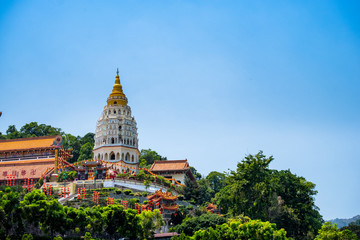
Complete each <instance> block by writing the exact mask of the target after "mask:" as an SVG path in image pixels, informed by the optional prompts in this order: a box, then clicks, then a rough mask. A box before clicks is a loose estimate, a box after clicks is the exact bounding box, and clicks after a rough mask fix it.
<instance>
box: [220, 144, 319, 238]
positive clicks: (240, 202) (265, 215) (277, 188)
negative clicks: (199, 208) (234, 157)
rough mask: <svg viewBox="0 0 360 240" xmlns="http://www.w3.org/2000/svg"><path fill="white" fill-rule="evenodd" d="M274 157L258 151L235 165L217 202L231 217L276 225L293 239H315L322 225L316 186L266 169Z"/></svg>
mask: <svg viewBox="0 0 360 240" xmlns="http://www.w3.org/2000/svg"><path fill="white" fill-rule="evenodd" d="M272 160H273V157H268V158H267V157H266V156H265V155H263V153H262V152H261V151H260V152H259V153H258V154H256V155H248V156H246V157H245V159H244V160H243V161H242V162H240V163H238V165H237V169H236V171H231V172H230V174H229V176H228V177H227V179H226V180H227V182H226V186H225V187H224V188H222V189H221V190H220V192H219V193H218V194H217V195H216V198H215V199H216V202H217V203H218V205H220V206H221V207H222V208H223V209H224V212H228V213H229V214H230V215H232V216H236V215H239V214H244V215H246V216H249V217H250V218H252V219H261V220H263V221H270V222H273V223H276V225H277V226H278V227H280V228H285V229H286V231H287V232H288V235H289V236H291V237H293V238H295V239H314V237H315V236H316V234H317V231H318V229H320V227H321V224H322V222H323V220H322V217H321V215H320V214H319V211H318V208H317V207H316V206H315V203H314V195H315V194H316V193H317V192H316V190H315V184H313V183H312V182H309V181H306V179H305V178H303V177H298V176H296V175H295V174H293V173H291V172H290V171H289V170H285V171H277V170H272V169H269V164H270V163H271V161H272Z"/></svg>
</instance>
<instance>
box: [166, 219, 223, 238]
mask: <svg viewBox="0 0 360 240" xmlns="http://www.w3.org/2000/svg"><path fill="white" fill-rule="evenodd" d="M223 223H226V218H224V217H221V216H219V215H217V214H203V215H201V216H199V217H193V218H190V219H189V220H187V221H186V222H183V223H182V224H179V225H177V226H175V227H173V228H171V229H170V231H174V232H177V233H185V234H186V235H188V236H192V235H193V234H194V233H195V232H196V231H198V230H201V229H207V228H209V227H212V228H215V227H216V225H221V224H223Z"/></svg>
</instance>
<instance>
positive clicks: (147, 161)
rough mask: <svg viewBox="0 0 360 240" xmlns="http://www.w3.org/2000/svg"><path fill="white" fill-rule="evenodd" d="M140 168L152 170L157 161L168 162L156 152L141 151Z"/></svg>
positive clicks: (149, 150)
mask: <svg viewBox="0 0 360 240" xmlns="http://www.w3.org/2000/svg"><path fill="white" fill-rule="evenodd" d="M139 159H140V166H141V167H146V168H150V167H151V165H152V164H153V163H154V162H155V161H156V160H166V159H167V158H166V157H163V156H161V155H160V154H158V153H157V152H156V151H153V150H151V149H150V148H149V149H141V151H140V157H139Z"/></svg>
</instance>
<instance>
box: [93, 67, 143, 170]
mask: <svg viewBox="0 0 360 240" xmlns="http://www.w3.org/2000/svg"><path fill="white" fill-rule="evenodd" d="M94 139H95V146H94V149H93V152H94V159H101V160H105V161H109V162H121V165H123V166H126V167H136V166H137V165H138V163H139V156H140V151H139V149H138V134H137V127H136V121H135V118H134V116H132V115H131V108H130V106H128V100H127V97H126V96H125V94H124V92H123V89H122V85H121V83H120V77H119V71H117V74H116V77H115V84H114V86H113V90H112V92H111V94H110V95H109V97H108V98H107V104H106V105H105V107H104V109H103V111H102V113H101V116H100V118H99V119H98V121H97V124H96V131H95V137H94Z"/></svg>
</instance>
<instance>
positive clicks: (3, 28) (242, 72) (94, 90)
mask: <svg viewBox="0 0 360 240" xmlns="http://www.w3.org/2000/svg"><path fill="white" fill-rule="evenodd" d="M359 4H360V2H359V1H342V0H339V1H331V0H328V1H303V0H301V1H95V0H94V1H70V0H69V1H55V0H52V1H37V0H34V1H5V0H2V1H0V111H2V112H3V115H2V117H1V118H0V131H1V132H3V133H5V132H6V129H7V127H8V126H9V125H11V124H15V125H16V127H18V128H20V127H21V126H22V125H24V124H25V123H29V122H32V121H36V122H38V123H45V124H50V125H52V126H55V127H59V128H61V129H63V130H64V131H65V132H68V133H72V134H73V135H81V136H83V135H84V134H86V133H87V132H94V131H95V125H96V120H97V119H98V117H99V116H100V113H101V111H102V108H103V107H104V105H105V104H106V98H107V97H108V95H109V94H110V92H111V89H112V85H113V83H114V79H115V75H116V68H117V67H118V68H119V71H120V78H121V83H122V85H123V89H124V92H125V94H126V95H127V97H128V99H129V105H130V106H131V108H132V112H133V114H134V116H135V119H136V120H137V123H138V131H139V144H140V148H151V149H153V150H156V151H157V152H159V153H160V154H161V155H163V156H167V157H168V159H184V158H187V159H188V161H189V162H190V164H191V165H193V166H194V167H195V168H197V169H198V171H200V172H201V173H203V174H208V173H209V172H211V171H213V170H216V171H220V172H221V171H228V169H235V168H236V164H237V162H239V161H240V160H241V159H243V157H244V156H245V155H246V154H255V153H257V152H258V151H259V150H263V151H264V153H265V154H266V155H273V156H274V157H275V160H274V161H273V163H272V164H271V168H274V169H279V170H282V169H290V170H291V171H292V172H293V173H296V174H297V175H300V176H304V177H305V178H306V179H307V180H309V181H312V182H314V183H315V184H316V189H317V190H318V192H319V193H318V194H317V195H316V204H317V205H318V207H319V208H320V212H321V214H322V215H323V216H324V218H325V219H331V218H336V217H339V218H348V217H352V216H354V215H357V214H360V204H359V202H360V187H359V186H360V174H359V172H360V161H359V155H360V124H359V123H360V94H359V90H360V14H359V11H360V5H359Z"/></svg>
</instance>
